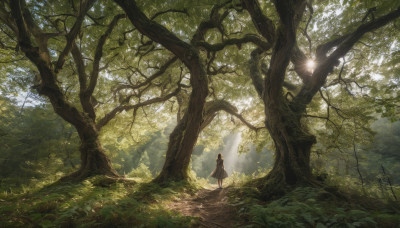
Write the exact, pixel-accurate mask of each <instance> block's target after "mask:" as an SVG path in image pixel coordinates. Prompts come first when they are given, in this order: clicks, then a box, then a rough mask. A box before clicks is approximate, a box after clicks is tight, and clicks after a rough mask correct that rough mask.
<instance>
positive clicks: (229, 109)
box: [201, 100, 265, 131]
mask: <svg viewBox="0 0 400 228" xmlns="http://www.w3.org/2000/svg"><path fill="white" fill-rule="evenodd" d="M219 111H225V112H226V113H229V114H231V115H233V116H235V117H237V118H238V119H239V120H240V121H241V122H242V123H243V124H245V125H246V126H247V127H248V128H250V129H252V130H254V131H258V130H260V129H262V128H265V127H256V126H254V125H252V124H251V123H249V122H248V121H247V120H246V119H245V118H244V117H243V116H242V115H241V114H239V113H238V111H237V109H236V107H235V106H233V105H232V104H230V103H229V102H227V101H225V100H214V101H210V102H207V103H206V105H205V114H204V117H203V122H202V124H201V130H203V129H204V128H205V127H207V125H209V124H210V123H211V121H212V120H213V119H214V117H215V116H216V114H217V113H218V112H219Z"/></svg>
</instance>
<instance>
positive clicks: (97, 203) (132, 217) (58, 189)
mask: <svg viewBox="0 0 400 228" xmlns="http://www.w3.org/2000/svg"><path fill="white" fill-rule="evenodd" d="M101 178H103V177H101V176H97V177H92V178H89V179H87V180H85V181H83V182H81V183H55V184H50V185H47V186H44V187H43V188H39V189H37V190H36V191H35V192H32V191H30V192H26V193H19V194H15V195H12V194H9V195H8V196H7V197H6V198H4V197H3V199H2V200H1V201H2V202H1V204H0V224H2V226H4V227H188V226H190V225H191V224H192V223H193V222H194V221H195V219H194V218H192V217H186V216H182V215H179V214H177V213H175V212H171V211H169V210H168V208H166V206H165V205H166V204H167V203H168V202H169V201H170V200H172V199H174V198H175V197H180V196H181V195H182V194H191V193H192V192H193V191H195V188H196V186H194V185H191V184H189V183H184V182H176V183H172V184H171V185H170V186H168V187H167V188H161V187H160V186H158V185H156V184H153V183H148V182H137V181H135V182H133V181H132V182H129V181H128V182H127V181H125V182H121V183H118V182H117V183H114V184H110V185H109V186H108V187H101V186H97V183H98V182H99V179H101Z"/></svg>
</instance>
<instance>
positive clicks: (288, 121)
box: [261, 97, 316, 199]
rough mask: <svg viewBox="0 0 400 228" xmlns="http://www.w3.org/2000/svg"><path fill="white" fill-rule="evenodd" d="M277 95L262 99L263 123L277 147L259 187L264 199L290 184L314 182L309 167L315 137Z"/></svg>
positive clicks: (280, 192)
mask: <svg viewBox="0 0 400 228" xmlns="http://www.w3.org/2000/svg"><path fill="white" fill-rule="evenodd" d="M270 99H273V98H270ZM278 99H279V98H278ZM280 99H281V101H278V102H276V100H274V101H271V100H267V101H266V102H265V104H266V108H265V112H266V121H265V124H266V127H267V128H268V131H269V133H270V135H271V138H272V139H273V141H274V144H275V150H276V152H275V161H274V166H273V168H272V170H271V171H270V172H269V174H268V175H267V176H266V177H265V178H263V179H262V183H263V184H262V186H261V191H262V196H263V198H265V199H268V198H271V197H276V196H279V195H280V194H283V193H284V192H285V191H284V190H285V189H287V188H288V187H290V186H294V185H302V184H304V185H310V184H311V185H313V184H315V183H316V182H315V181H314V180H313V177H312V173H311V167H310V152H311V147H312V145H313V144H315V143H316V138H315V136H313V135H311V134H309V133H308V132H307V131H306V130H305V129H306V128H305V127H304V126H302V124H301V122H300V118H299V117H298V116H299V115H296V113H295V112H293V111H292V110H291V108H290V106H289V105H288V104H287V102H286V101H285V100H284V99H285V98H284V97H280Z"/></svg>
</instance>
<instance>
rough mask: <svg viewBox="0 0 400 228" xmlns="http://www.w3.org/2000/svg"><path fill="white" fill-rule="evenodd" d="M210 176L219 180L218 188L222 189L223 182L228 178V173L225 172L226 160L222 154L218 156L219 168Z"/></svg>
mask: <svg viewBox="0 0 400 228" xmlns="http://www.w3.org/2000/svg"><path fill="white" fill-rule="evenodd" d="M210 176H211V177H214V178H216V179H218V188H222V180H223V179H224V178H227V177H228V173H227V172H226V171H225V168H224V159H223V158H222V155H221V154H218V158H217V167H215V169H214V171H213V172H212V173H211V174H210Z"/></svg>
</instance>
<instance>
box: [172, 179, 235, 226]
mask: <svg viewBox="0 0 400 228" xmlns="http://www.w3.org/2000/svg"><path fill="white" fill-rule="evenodd" d="M228 191H229V188H227V189H226V188H223V189H217V186H211V188H210V189H202V190H200V191H199V192H198V193H197V195H195V196H192V197H188V198H184V199H180V200H179V201H173V202H172V203H171V204H170V205H169V208H170V209H171V210H174V211H178V212H180V213H181V214H183V215H186V216H192V217H199V218H200V220H199V224H198V225H197V226H195V227H234V226H235V225H234V224H236V222H237V221H236V219H237V212H236V209H235V208H234V207H233V206H230V205H229V204H228V196H227V192H228Z"/></svg>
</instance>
